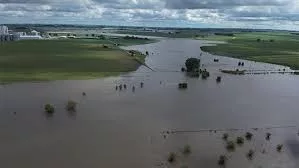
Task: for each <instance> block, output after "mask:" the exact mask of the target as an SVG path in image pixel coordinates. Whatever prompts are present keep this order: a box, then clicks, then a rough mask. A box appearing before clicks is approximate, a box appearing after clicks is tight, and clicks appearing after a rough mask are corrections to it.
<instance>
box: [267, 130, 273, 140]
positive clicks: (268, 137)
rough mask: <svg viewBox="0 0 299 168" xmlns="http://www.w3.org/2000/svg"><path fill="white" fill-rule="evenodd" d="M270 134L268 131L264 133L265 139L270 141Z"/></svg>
mask: <svg viewBox="0 0 299 168" xmlns="http://www.w3.org/2000/svg"><path fill="white" fill-rule="evenodd" d="M271 135H272V134H271V133H269V132H268V133H267V134H266V140H267V141H270V138H271Z"/></svg>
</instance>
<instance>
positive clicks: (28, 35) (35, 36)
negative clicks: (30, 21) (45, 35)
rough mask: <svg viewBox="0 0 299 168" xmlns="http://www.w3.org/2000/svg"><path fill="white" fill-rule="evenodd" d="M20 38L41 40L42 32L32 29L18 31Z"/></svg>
mask: <svg viewBox="0 0 299 168" xmlns="http://www.w3.org/2000/svg"><path fill="white" fill-rule="evenodd" d="M17 34H18V35H19V37H20V40H40V39H42V37H41V35H40V32H38V31H36V30H32V31H31V32H28V33H26V32H18V33H17Z"/></svg>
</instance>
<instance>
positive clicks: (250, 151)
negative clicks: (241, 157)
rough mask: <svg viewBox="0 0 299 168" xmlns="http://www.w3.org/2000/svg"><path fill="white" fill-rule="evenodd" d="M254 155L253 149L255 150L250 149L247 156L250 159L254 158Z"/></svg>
mask: <svg viewBox="0 0 299 168" xmlns="http://www.w3.org/2000/svg"><path fill="white" fill-rule="evenodd" d="M253 155H254V151H253V150H249V152H248V153H247V158H248V159H249V160H252V158H253Z"/></svg>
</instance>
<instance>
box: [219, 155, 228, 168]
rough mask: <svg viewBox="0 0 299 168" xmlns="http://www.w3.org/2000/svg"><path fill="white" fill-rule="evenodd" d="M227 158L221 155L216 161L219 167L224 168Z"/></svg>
mask: <svg viewBox="0 0 299 168" xmlns="http://www.w3.org/2000/svg"><path fill="white" fill-rule="evenodd" d="M226 160H227V157H226V156H225V155H221V156H220V157H219V160H218V165H219V166H225V164H226Z"/></svg>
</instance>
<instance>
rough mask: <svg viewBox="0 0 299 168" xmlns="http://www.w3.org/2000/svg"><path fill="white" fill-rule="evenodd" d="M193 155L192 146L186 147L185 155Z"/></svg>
mask: <svg viewBox="0 0 299 168" xmlns="http://www.w3.org/2000/svg"><path fill="white" fill-rule="evenodd" d="M190 153H191V146H190V145H185V146H184V149H183V154H184V155H189V154H190Z"/></svg>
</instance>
